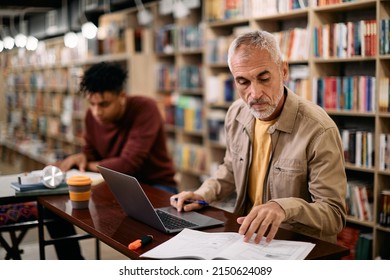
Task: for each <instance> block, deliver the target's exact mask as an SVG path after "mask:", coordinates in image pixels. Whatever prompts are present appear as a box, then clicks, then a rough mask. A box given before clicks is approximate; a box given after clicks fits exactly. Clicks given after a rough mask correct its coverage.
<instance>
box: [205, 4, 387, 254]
mask: <svg viewBox="0 0 390 280" xmlns="http://www.w3.org/2000/svg"><path fill="white" fill-rule="evenodd" d="M276 2H277V1H272V0H270V1H257V0H254V1H240V3H241V4H242V6H239V7H234V5H233V10H234V12H232V13H230V14H229V13H228V14H227V15H226V14H221V13H220V12H218V11H215V9H217V10H218V7H219V9H220V10H224V9H222V8H221V7H225V8H226V6H224V5H225V4H226V3H227V1H225V0H215V1H210V2H206V7H205V9H204V13H205V14H204V21H205V22H206V24H205V25H206V30H205V37H206V39H205V44H206V46H205V55H204V57H205V66H206V67H205V76H206V85H207V79H208V78H209V77H213V76H220V77H221V76H224V75H228V73H229V69H228V67H227V64H226V60H225V62H224V59H220V58H219V57H224V56H226V53H225V54H223V52H224V51H225V52H226V49H227V46H228V44H229V40H231V39H232V36H233V37H234V34H236V33H237V32H241V31H242V30H246V29H264V30H267V31H269V32H272V33H274V34H275V35H277V36H278V38H279V40H280V44H281V49H282V50H284V54H285V57H286V58H288V60H289V63H290V74H293V75H292V76H293V79H292V81H289V83H288V86H289V87H290V88H292V89H294V91H295V92H296V93H297V94H299V95H302V96H304V97H305V98H307V99H309V100H312V101H313V102H315V103H317V104H318V102H320V103H321V102H324V101H325V100H326V101H327V103H326V106H325V103H322V104H319V105H322V106H323V107H324V108H325V109H326V110H327V112H328V114H329V115H330V116H331V117H332V118H333V119H334V120H335V122H336V124H337V125H338V126H339V128H340V131H343V130H345V129H347V130H349V132H350V134H351V135H353V134H354V133H355V130H356V131H359V132H358V135H359V136H360V137H361V138H360V140H359V143H360V144H361V145H363V146H362V148H361V149H362V150H361V151H360V150H357V151H356V149H355V150H353V155H354V156H355V155H356V156H360V157H363V155H364V158H365V159H367V158H369V159H370V161H368V160H367V162H366V161H363V159H361V160H360V161H355V160H353V161H352V160H349V161H347V162H346V172H347V176H348V181H349V183H350V184H352V183H356V181H357V180H361V181H362V182H363V183H364V186H365V187H366V190H367V191H368V192H369V202H370V210H371V212H372V213H371V214H372V218H371V219H370V218H367V217H366V218H364V217H360V216H355V215H352V214H350V216H348V222H347V226H348V227H353V228H355V229H357V230H358V231H359V232H362V233H369V234H372V240H373V246H372V252H370V257H371V258H377V257H381V258H386V259H388V258H389V257H390V255H389V253H388V252H389V250H390V247H389V243H390V242H389V241H390V235H389V230H388V228H387V227H385V226H382V225H380V224H379V213H380V211H381V208H382V205H381V193H382V192H383V191H384V190H389V189H390V176H389V172H388V170H387V169H385V170H384V169H383V167H382V168H381V167H380V166H381V160H382V159H381V158H380V137H381V136H380V135H382V134H386V135H387V133H389V131H390V117H389V113H388V112H389V110H388V97H387V96H388V93H387V92H388V86H389V80H388V77H389V76H390V64H389V63H390V59H389V53H388V52H389V51H390V45H386V44H388V42H387V43H383V44H382V45H381V40H383V39H381V38H383V37H386V36H384V35H382V37H381V35H380V34H381V33H380V32H381V29H382V28H383V30H387V31H386V32H387V34H388V29H386V28H387V27H386V25H385V24H383V27H382V25H381V21H387V20H389V18H390V2H389V1H380V0H366V1H364V0H356V1H316V0H313V1H286V3H287V2H289V3H292V4H293V5H292V6H289V7H281V6H279V10H278V7H277V5H276ZM207 3H209V5H207ZM232 3H238V2H235V1H229V4H230V5H232ZM279 3H280V1H279ZM302 3H303V4H305V6H304V7H300V6H299V4H302ZM317 3H318V5H317ZM320 3H321V4H322V5H320ZM250 4H252V5H258V6H256V7H257V8H254V7H253V8H252V10H253V13H252V14H248V10H247V8H246V7H247V6H246V5H250ZM213 7H214V11H211V10H212V9H213ZM231 7H232V6H231ZM237 9H238V11H237ZM260 11H261V12H260ZM348 22H350V23H349V24H348ZM352 23H354V25H355V26H356V25H357V24H361V26H363V28H364V29H365V30H367V32H368V34H365V35H361V36H362V39H361V40H363V41H360V42H359V44H360V49H359V50H355V51H351V48H350V47H349V49H347V48H345V49H344V45H343V44H345V43H344V42H343V41H342V40H339V42H338V44H336V42H334V41H328V42H325V41H321V38H324V37H325V38H326V32H327V30H329V29H332V28H333V29H334V30H336V29H337V34H339V36H341V34H345V33H343V32H345V31H346V30H350V29H348V28H352V27H351V26H352V25H353V24H352ZM336 25H339V26H337V27H335V26H336ZM387 25H388V24H387ZM355 26H354V27H355ZM294 30H295V31H296V32H294ZM319 30H320V31H321V37H320V39H318V31H319ZM305 31H306V33H305ZM301 32H302V33H301ZM322 32H325V36H324V34H323V33H322ZM293 33H294V34H293ZM297 34H299V35H297ZM302 34H304V36H302ZM328 35H329V34H328ZM331 35H333V36H334V34H333V33H331ZM305 37H306V38H309V40H308V41H307V40H305V39H301V40H299V41H296V40H295V39H296V38H305ZM339 38H342V37H339ZM289 40H290V41H291V40H292V41H291V42H289ZM355 40H356V39H355ZM214 41H217V42H218V43H217V44H215V45H218V50H217V51H216V50H215V48H216V47H215V46H211V47H210V42H214ZM345 42H349V41H348V39H347V38H346V39H345ZM223 44H225V45H223ZM295 44H298V45H299V46H298V47H297V46H295V47H294V45H295ZM355 44H356V42H355ZM362 44H364V46H362ZM286 46H287V47H286ZM331 46H333V48H335V49H333V50H331V51H330V48H331ZM318 47H321V49H320V50H321V52H320V53H319V52H318V50H319V49H318ZM324 48H327V49H326V53H324ZM297 49H298V50H299V49H300V50H302V49H304V50H305V51H304V52H301V53H300V54H299V55H293V52H294V50H297ZM361 50H365V52H364V53H359V51H361ZM213 51H214V52H213ZM286 52H287V53H286ZM290 76H291V75H290ZM294 77H296V78H295V79H294ZM347 81H349V83H350V84H352V85H353V84H354V83H353V81H354V82H355V84H356V85H357V86H352V88H353V89H354V90H352V89H349V90H348V89H339V90H338V91H335V92H333V97H331V95H330V94H329V93H328V92H331V91H329V90H325V89H323V90H322V91H321V90H320V89H319V88H318V85H321V86H322V85H325V84H326V85H341V84H343V82H344V83H345V84H347ZM367 81H368V82H367ZM211 83H212V84H213V83H214V82H213V81H211ZM211 88H214V89H216V88H218V87H217V86H213V87H211ZM211 88H210V87H207V86H206V91H205V96H206V97H205V100H206V108H207V112H208V114H206V119H207V118H208V117H210V116H211V115H210V114H215V112H214V110H215V109H216V108H218V109H219V110H225V111H226V110H227V107H228V106H226V108H223V106H221V102H219V103H218V105H219V106H217V104H216V103H215V102H207V101H208V100H209V99H208V98H207V97H208V96H209V95H210V91H211ZM324 92H326V93H324ZM343 92H350V95H351V96H349V98H350V99H351V101H350V102H352V100H355V107H348V106H347V105H348V104H347V103H345V102H344V101H345V100H341V101H340V94H342V93H343ZM235 98H237V96H235ZM334 98H336V99H334ZM337 98H338V99H337ZM386 98H387V99H386ZM211 99H213V98H211ZM356 100H357V101H356ZM356 102H357V103H356ZM359 102H360V103H359ZM386 102H387V103H386ZM383 103H384V104H385V105H383ZM379 104H382V105H381V109H380V108H379ZM356 105H359V106H357V107H356ZM386 106H387V107H386ZM213 119H214V120H217V119H218V118H217V117H213ZM214 126H215V124H213V127H214ZM207 129H209V127H206V130H207ZM344 134H345V133H344ZM213 135H214V134H213ZM367 135H369V136H367ZM382 138H384V136H382ZM367 139H369V140H367ZM351 141H352V140H351ZM205 142H206V143H207V144H206V148H207V149H208V153H209V154H210V155H211V159H210V165H211V162H213V163H215V164H216V163H217V162H218V161H222V159H223V156H224V149H223V146H224V144H223V140H222V141H216V140H215V139H214V138H213V139H208V138H206V139H205ZM365 143H370V144H369V146H370V147H371V149H372V152H371V153H369V152H368V150H369V149H368V148H364V147H367V146H365V145H367V144H365ZM385 157H386V155H385ZM382 166H383V164H382ZM386 166H387V165H386Z"/></svg>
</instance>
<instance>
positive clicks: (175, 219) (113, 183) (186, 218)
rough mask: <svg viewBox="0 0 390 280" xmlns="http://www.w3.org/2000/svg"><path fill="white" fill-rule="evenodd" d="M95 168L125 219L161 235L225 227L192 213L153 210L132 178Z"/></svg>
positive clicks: (99, 167) (221, 223)
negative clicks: (162, 233)
mask: <svg viewBox="0 0 390 280" xmlns="http://www.w3.org/2000/svg"><path fill="white" fill-rule="evenodd" d="M98 169H99V171H100V173H101V174H102V176H103V178H104V180H105V181H106V183H107V185H108V187H109V188H110V190H111V191H112V193H113V194H114V196H115V198H116V199H117V201H118V203H119V205H120V206H121V207H122V209H123V211H124V212H125V213H126V215H127V216H129V217H131V218H133V219H135V220H138V221H140V222H143V223H145V224H147V225H149V226H151V227H154V228H156V229H158V230H160V231H162V232H166V233H176V232H180V231H181V230H183V229H184V228H191V229H201V228H206V227H211V226H222V225H223V224H224V223H223V222H222V221H220V220H217V219H214V218H211V217H208V216H206V215H203V214H200V213H197V212H194V211H191V212H178V211H177V210H176V208H174V207H172V206H169V207H162V208H154V207H153V205H152V204H151V202H150V200H149V198H148V197H147V196H146V194H145V192H144V190H143V189H142V187H141V185H140V184H139V182H138V180H137V179H136V178H135V177H132V176H129V175H126V174H123V173H120V172H117V171H114V170H112V169H109V168H106V167H102V166H98Z"/></svg>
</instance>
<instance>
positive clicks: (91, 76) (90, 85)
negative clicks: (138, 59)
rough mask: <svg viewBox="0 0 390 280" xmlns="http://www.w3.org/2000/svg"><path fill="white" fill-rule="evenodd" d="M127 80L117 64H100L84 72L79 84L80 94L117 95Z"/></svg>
mask: <svg viewBox="0 0 390 280" xmlns="http://www.w3.org/2000/svg"><path fill="white" fill-rule="evenodd" d="M126 79H127V71H126V70H124V69H123V68H122V67H121V65H119V64H117V63H109V62H100V63H97V64H95V65H93V66H91V67H90V68H89V69H87V70H86V71H85V72H84V75H83V77H82V80H81V82H80V92H81V93H84V94H85V95H86V94H89V93H103V92H105V91H110V92H113V93H115V94H119V93H120V92H121V91H122V90H123V87H124V84H125V81H126Z"/></svg>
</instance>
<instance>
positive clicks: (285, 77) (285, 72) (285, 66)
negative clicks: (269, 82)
mask: <svg viewBox="0 0 390 280" xmlns="http://www.w3.org/2000/svg"><path fill="white" fill-rule="evenodd" d="M282 75H283V81H287V80H288V75H289V72H288V62H287V61H283V62H282Z"/></svg>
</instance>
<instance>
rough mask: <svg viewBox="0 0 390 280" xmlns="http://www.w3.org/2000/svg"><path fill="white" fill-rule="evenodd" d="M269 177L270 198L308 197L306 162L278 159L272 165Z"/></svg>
mask: <svg viewBox="0 0 390 280" xmlns="http://www.w3.org/2000/svg"><path fill="white" fill-rule="evenodd" d="M271 171H272V175H271V177H270V183H271V196H272V198H280V197H301V198H303V199H307V198H308V186H307V164H306V161H302V160H298V159H279V160H277V161H275V163H274V164H273V166H272V169H271Z"/></svg>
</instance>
